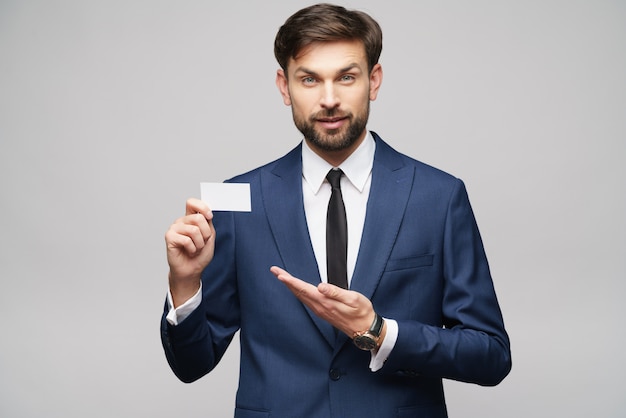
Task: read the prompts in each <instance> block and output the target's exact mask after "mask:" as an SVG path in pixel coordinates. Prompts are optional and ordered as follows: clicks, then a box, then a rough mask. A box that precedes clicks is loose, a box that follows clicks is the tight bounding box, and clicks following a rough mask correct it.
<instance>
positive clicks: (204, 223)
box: [165, 199, 215, 307]
mask: <svg viewBox="0 0 626 418" xmlns="http://www.w3.org/2000/svg"><path fill="white" fill-rule="evenodd" d="M212 219H213V213H212V212H211V210H210V209H209V207H208V206H207V205H205V204H204V202H202V201H201V200H198V199H189V200H187V205H186V213H185V216H183V217H182V218H179V219H177V220H176V221H175V222H174V223H173V224H172V225H171V226H170V228H169V229H168V230H167V232H166V233H165V243H166V245H167V262H168V264H169V266H170V275H169V285H170V292H171V293H172V298H173V300H174V307H177V306H180V305H181V304H183V303H184V302H185V301H187V299H189V298H190V297H192V296H193V295H194V294H195V293H196V292H197V291H198V289H199V288H200V278H201V275H202V270H204V268H205V267H206V266H207V265H208V264H209V263H210V262H211V260H212V259H213V253H214V250H215V228H214V227H213V222H212Z"/></svg>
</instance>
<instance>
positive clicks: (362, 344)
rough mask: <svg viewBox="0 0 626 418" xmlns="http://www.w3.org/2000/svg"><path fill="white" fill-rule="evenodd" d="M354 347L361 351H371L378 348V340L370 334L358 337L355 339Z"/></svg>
mask: <svg viewBox="0 0 626 418" xmlns="http://www.w3.org/2000/svg"><path fill="white" fill-rule="evenodd" d="M354 345H356V346H357V347H359V348H360V349H361V350H368V351H371V350H373V349H375V348H376V340H375V339H373V338H372V337H371V336H369V335H368V334H363V335H358V336H356V337H354Z"/></svg>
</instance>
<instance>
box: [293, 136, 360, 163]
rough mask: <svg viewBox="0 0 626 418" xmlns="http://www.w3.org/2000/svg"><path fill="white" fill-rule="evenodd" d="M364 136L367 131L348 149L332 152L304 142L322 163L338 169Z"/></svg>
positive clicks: (307, 141) (309, 142)
mask: <svg viewBox="0 0 626 418" xmlns="http://www.w3.org/2000/svg"><path fill="white" fill-rule="evenodd" d="M366 136H367V130H364V131H363V133H362V134H361V135H360V136H359V138H358V139H357V140H356V141H354V143H353V144H351V145H350V146H349V147H346V148H343V149H340V150H334V151H329V150H325V149H322V148H320V147H318V146H316V145H315V144H313V143H312V142H311V141H309V140H308V139H306V138H305V139H304V140H305V141H306V143H307V144H308V145H309V148H311V149H312V150H313V152H314V153H316V154H317V155H319V156H320V157H321V158H322V159H324V161H326V162H327V163H328V164H330V165H332V166H333V167H339V166H340V165H341V163H343V162H344V161H345V160H347V159H348V157H350V156H351V155H352V153H353V152H354V151H356V149H357V148H358V147H359V146H360V145H361V144H362V143H363V141H364V140H365V137H366Z"/></svg>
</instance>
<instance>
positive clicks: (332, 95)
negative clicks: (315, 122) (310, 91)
mask: <svg viewBox="0 0 626 418" xmlns="http://www.w3.org/2000/svg"><path fill="white" fill-rule="evenodd" d="M320 105H321V106H322V107H323V108H324V109H334V108H336V107H338V106H339V97H338V96H337V90H336V89H335V86H334V84H333V83H332V82H327V83H325V84H324V90H323V91H322V98H321V100H320Z"/></svg>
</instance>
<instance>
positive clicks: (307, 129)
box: [293, 102, 369, 151]
mask: <svg viewBox="0 0 626 418" xmlns="http://www.w3.org/2000/svg"><path fill="white" fill-rule="evenodd" d="M334 117H345V118H347V119H348V124H347V125H346V126H343V127H341V128H339V129H324V130H322V131H320V130H318V129H316V128H315V123H316V121H317V120H318V119H322V118H334ZM368 118H369V102H368V103H367V106H366V107H365V109H364V111H363V112H361V113H360V114H359V115H357V116H354V115H353V114H352V113H347V114H342V113H340V112H339V111H337V109H330V110H322V111H320V112H317V113H315V114H313V115H311V116H310V117H309V118H308V119H306V118H300V117H298V116H296V114H295V112H294V113H293V121H294V123H295V125H296V128H298V130H299V131H300V132H301V133H302V135H304V137H305V138H306V139H307V140H308V141H309V142H310V143H311V144H312V145H314V146H315V147H317V148H319V149H321V150H324V151H341V150H344V149H347V148H350V147H351V146H352V145H353V144H354V143H355V142H356V141H357V140H358V139H359V137H360V136H361V134H362V133H363V131H364V130H365V127H366V125H367V120H368Z"/></svg>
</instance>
